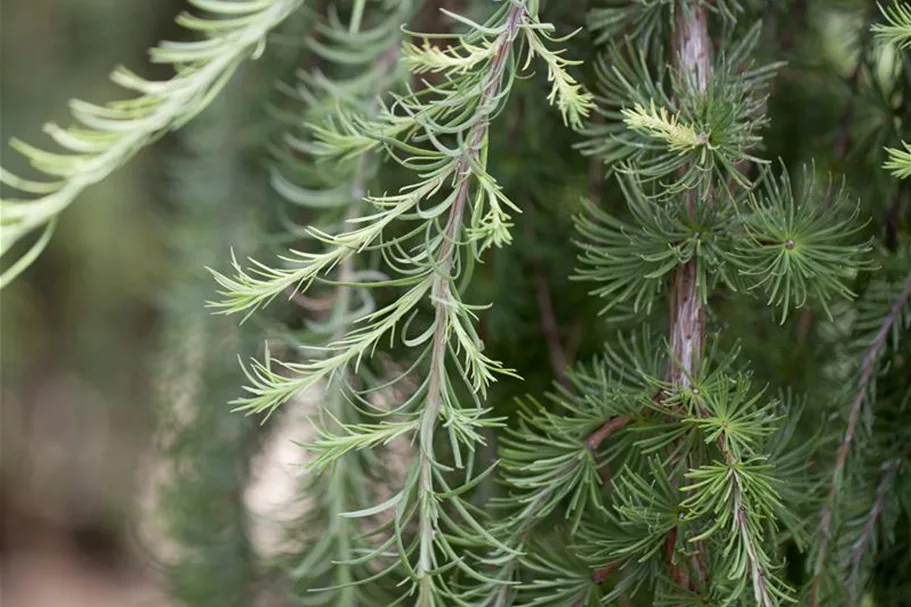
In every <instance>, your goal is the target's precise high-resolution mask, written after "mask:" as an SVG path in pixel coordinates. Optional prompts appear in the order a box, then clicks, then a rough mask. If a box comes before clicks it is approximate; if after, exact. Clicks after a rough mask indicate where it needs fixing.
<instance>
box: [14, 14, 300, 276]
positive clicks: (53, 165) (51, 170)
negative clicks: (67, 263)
mask: <svg viewBox="0 0 911 607" xmlns="http://www.w3.org/2000/svg"><path fill="white" fill-rule="evenodd" d="M189 2H190V4H191V5H193V6H195V7H196V8H197V9H199V10H200V11H202V12H203V13H208V14H209V15H210V16H208V17H200V16H196V15H193V14H190V13H187V12H185V13H182V14H181V15H180V16H179V17H178V18H177V22H178V23H179V24H180V25H182V26H183V27H185V28H187V29H189V30H191V31H193V32H196V33H198V34H200V35H202V36H203V39H201V40H198V41H193V42H162V43H160V44H159V45H158V46H157V47H155V48H153V49H151V51H150V58H151V61H152V62H153V63H167V64H171V65H173V66H174V70H175V75H174V76H173V77H171V78H170V79H169V80H164V81H150V80H146V79H144V78H141V77H140V76H138V75H136V74H135V73H133V72H131V71H129V70H127V69H126V68H124V67H118V68H117V69H116V70H114V72H113V73H112V74H111V80H113V81H114V82H115V83H116V84H118V85H120V86H122V87H123V88H125V89H127V90H129V91H131V92H135V93H139V96H138V97H135V98H132V99H127V100H123V101H114V102H111V103H109V104H107V105H106V106H98V105H94V104H91V103H88V102H85V101H79V100H73V101H71V102H70V111H71V113H72V116H73V118H74V119H75V121H76V122H77V123H78V126H72V127H69V128H62V127H60V126H58V125H56V124H53V123H49V124H47V125H45V127H44V131H45V132H46V133H47V134H48V135H50V137H51V138H52V139H53V140H54V141H55V142H56V143H57V144H58V145H59V146H60V147H62V148H63V149H64V150H65V151H64V152H63V153H59V152H50V151H45V150H42V149H39V148H36V147H33V146H31V145H29V144H27V143H25V142H22V141H19V140H15V139H14V140H13V141H12V142H11V145H12V147H13V148H14V149H16V150H17V151H19V152H20V153H22V154H23V155H25V156H26V157H27V158H28V159H29V161H30V162H31V165H32V166H33V167H34V168H35V169H36V170H37V171H39V172H41V173H43V174H45V175H47V176H48V177H50V178H51V179H53V181H34V180H30V179H24V178H21V177H18V176H16V175H13V174H11V173H10V172H8V171H6V170H3V169H0V182H2V183H4V184H6V185H9V186H11V187H13V188H15V189H17V190H19V191H21V192H22V193H24V194H26V195H29V196H27V197H25V198H17V199H6V200H2V201H0V256H6V255H7V254H8V253H9V252H10V250H11V249H12V248H13V247H15V246H16V245H18V244H19V243H20V241H22V240H23V239H25V238H26V237H27V236H29V235H30V234H31V233H32V232H34V231H35V230H38V229H41V228H43V229H44V232H43V234H42V236H41V237H40V238H39V239H38V240H37V241H36V242H35V243H34V244H32V245H31V246H30V248H29V249H28V251H27V252H26V253H25V254H23V255H22V256H21V257H20V258H19V260H18V261H17V262H15V263H13V264H11V265H10V266H9V267H8V268H7V269H6V270H5V271H4V272H3V273H2V275H0V288H2V287H3V286H5V285H6V284H8V283H9V282H10V281H11V280H13V279H14V278H15V277H16V275H18V274H19V273H20V272H22V271H23V270H24V269H25V268H26V267H27V266H28V265H29V263H31V262H32V261H33V260H34V259H35V258H36V257H37V256H38V255H39V254H40V253H41V250H42V249H43V248H44V247H45V246H46V245H47V242H48V240H49V239H50V235H51V232H52V231H53V229H54V225H55V220H56V218H57V216H58V215H59V214H60V213H61V212H62V211H63V210H64V209H66V207H67V206H69V204H70V203H71V202H72V201H73V200H74V199H75V198H76V197H77V196H78V195H79V194H80V193H81V192H82V191H83V190H84V189H85V188H86V187H88V186H90V185H92V184H94V183H97V182H99V181H101V180H102V179H104V178H105V177H107V176H108V175H109V174H111V173H112V172H113V171H114V170H116V169H117V168H119V167H120V166H122V165H123V164H124V163H125V162H127V161H128V160H129V159H130V158H132V157H133V156H134V155H135V154H136V153H137V152H138V151H139V150H141V149H142V148H143V147H145V146H146V145H149V144H151V143H153V142H154V141H156V140H157V139H158V138H159V137H161V136H162V135H163V134H164V133H166V132H167V131H169V130H174V129H178V128H180V127H181V126H183V125H184V124H186V123H187V122H189V121H190V120H192V119H193V118H194V117H195V116H196V115H197V114H199V112H201V111H202V110H204V109H205V108H206V106H208V105H209V103H210V102H211V101H212V99H213V98H214V97H215V96H216V95H218V93H219V92H220V91H221V89H222V88H223V87H224V85H225V83H226V82H227V81H228V79H229V78H230V77H231V75H232V74H233V73H234V70H235V69H236V68H237V66H238V65H239V64H240V63H241V62H242V61H243V60H244V59H248V58H251V57H252V58H255V57H257V56H258V55H259V54H260V53H262V51H263V49H264V47H265V43H266V36H267V34H268V33H269V32H270V31H272V30H273V29H274V28H275V27H277V26H278V25H279V24H281V23H282V21H284V20H285V18H287V17H288V16H289V15H290V14H291V13H293V12H294V11H295V10H296V9H297V8H298V7H299V6H300V5H301V3H302V2H303V0H241V1H239V2H227V1H225V0H189Z"/></svg>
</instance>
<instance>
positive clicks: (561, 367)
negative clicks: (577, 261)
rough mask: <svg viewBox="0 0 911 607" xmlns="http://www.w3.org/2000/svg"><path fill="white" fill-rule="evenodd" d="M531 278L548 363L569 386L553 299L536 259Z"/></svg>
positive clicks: (565, 384)
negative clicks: (545, 344) (547, 352)
mask: <svg viewBox="0 0 911 607" xmlns="http://www.w3.org/2000/svg"><path fill="white" fill-rule="evenodd" d="M532 279H533V280H534V283H535V297H536V298H537V300H538V310H539V311H540V317H541V332H542V333H544V339H545V340H546V341H547V349H548V351H549V352H550V364H551V366H552V367H553V370H554V377H556V378H557V381H559V382H560V383H561V384H563V385H564V386H565V387H567V388H570V387H571V386H572V384H570V382H569V379H567V377H566V370H567V369H568V368H569V359H568V358H567V357H566V350H564V348H563V344H562V343H561V341H560V328H559V327H558V326H557V316H556V314H554V304H553V299H552V298H551V296H550V285H549V284H548V282H547V278H546V277H545V275H544V269H543V268H542V267H541V264H540V263H538V262H537V261H534V262H533V263H532Z"/></svg>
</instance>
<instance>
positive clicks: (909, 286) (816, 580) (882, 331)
mask: <svg viewBox="0 0 911 607" xmlns="http://www.w3.org/2000/svg"><path fill="white" fill-rule="evenodd" d="M909 298H911V276H909V277H908V279H907V280H906V281H905V286H904V288H903V289H902V291H901V293H900V294H899V296H898V297H897V298H896V299H895V301H894V302H893V303H892V307H891V308H890V310H889V313H888V314H887V315H886V317H885V318H884V319H883V322H882V324H881V325H880V327H879V331H877V332H876V336H875V337H874V338H873V343H871V344H870V347H869V348H868V349H867V351H866V353H865V354H864V358H863V363H862V364H861V372H860V380H859V381H858V384H857V392H856V393H855V396H854V400H853V401H852V402H851V409H850V412H849V414H848V425H847V428H846V429H845V433H844V436H843V437H842V440H841V444H840V445H839V446H838V451H837V453H836V455H835V467H834V469H833V471H832V484H831V486H830V487H829V495H828V497H827V499H826V504H825V506H824V507H823V509H822V513H821V515H820V522H819V551H818V552H817V555H816V564H815V567H814V571H813V584H812V587H811V588H812V589H811V592H810V604H811V605H812V606H813V607H819V605H820V604H821V603H820V592H821V591H822V578H823V569H824V567H825V564H826V560H827V559H828V552H829V542H830V540H831V539H832V538H831V536H832V513H833V510H834V508H835V502H836V500H837V499H838V493H839V490H840V489H841V481H842V477H843V476H844V471H845V466H846V464H847V462H848V455H849V454H850V452H851V445H852V444H853V442H854V433H855V431H856V430H857V422H858V421H859V420H860V412H861V410H862V408H863V404H864V402H866V400H867V395H868V394H869V388H870V382H871V381H872V380H873V376H874V372H875V371H876V366H877V365H876V363H877V360H878V359H879V354H880V351H881V350H882V349H883V347H885V345H886V338H887V337H888V336H889V331H891V330H892V326H893V325H894V324H895V322H896V321H897V320H898V317H899V314H900V313H901V310H902V308H903V307H904V306H905V304H906V303H907V301H908V299H909Z"/></svg>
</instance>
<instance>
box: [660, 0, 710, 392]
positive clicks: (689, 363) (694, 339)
mask: <svg viewBox="0 0 911 607" xmlns="http://www.w3.org/2000/svg"><path fill="white" fill-rule="evenodd" d="M673 53H674V60H675V62H676V66H677V69H678V70H679V71H680V73H681V75H683V76H685V77H686V78H688V80H689V83H690V86H691V87H693V88H694V89H695V90H696V91H698V92H704V91H705V90H706V88H707V87H708V82H709V77H710V75H711V71H712V64H711V60H710V57H709V33H708V22H707V14H706V9H705V7H704V6H703V5H702V4H701V3H700V2H691V3H689V4H685V5H683V6H678V7H677V11H676V15H675V21H674V44H673ZM698 195H699V192H698V190H690V191H688V192H686V194H685V197H686V206H687V210H688V212H689V214H690V216H691V217H693V216H695V214H696V206H697V204H698V201H697V200H696V197H697V196H698ZM702 195H703V196H710V192H708V191H704V192H702ZM698 263H699V262H698V260H697V259H696V258H695V257H693V259H691V260H689V261H688V262H686V263H685V264H683V265H681V266H680V267H678V268H677V270H676V271H675V272H674V276H673V278H672V279H671V295H670V345H671V353H672V360H671V363H670V364H671V369H670V371H669V375H670V377H669V379H670V381H671V382H672V383H674V384H677V385H679V386H681V387H685V386H688V385H689V381H690V380H689V378H690V377H692V376H693V374H694V373H695V372H696V371H697V370H698V368H699V364H700V362H701V358H702V347H703V344H702V342H703V334H704V332H705V310H704V309H703V302H702V301H701V299H700V296H699V283H698V276H699V274H698Z"/></svg>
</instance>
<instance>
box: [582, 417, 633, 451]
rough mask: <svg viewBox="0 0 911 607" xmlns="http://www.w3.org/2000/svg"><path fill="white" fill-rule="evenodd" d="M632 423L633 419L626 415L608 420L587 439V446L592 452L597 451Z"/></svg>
mask: <svg viewBox="0 0 911 607" xmlns="http://www.w3.org/2000/svg"><path fill="white" fill-rule="evenodd" d="M631 421H632V418H629V417H627V416H625V415H622V416H620V417H615V418H613V419H610V420H608V421H607V422H606V423H605V424H604V425H603V426H601V427H600V428H598V429H597V430H595V431H594V432H592V433H591V434H590V435H589V437H588V438H587V439H585V446H586V447H588V448H589V450H591V451H592V452H594V451H597V450H598V448H599V447H600V446H601V443H603V442H604V441H606V440H607V439H608V438H610V436H611V435H612V434H613V433H614V432H616V431H617V430H619V429H620V428H622V427H623V426H625V425H626V424H628V423H630V422H631Z"/></svg>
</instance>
